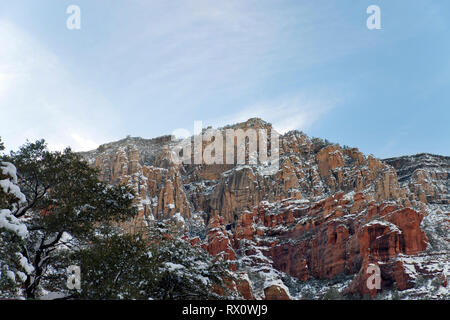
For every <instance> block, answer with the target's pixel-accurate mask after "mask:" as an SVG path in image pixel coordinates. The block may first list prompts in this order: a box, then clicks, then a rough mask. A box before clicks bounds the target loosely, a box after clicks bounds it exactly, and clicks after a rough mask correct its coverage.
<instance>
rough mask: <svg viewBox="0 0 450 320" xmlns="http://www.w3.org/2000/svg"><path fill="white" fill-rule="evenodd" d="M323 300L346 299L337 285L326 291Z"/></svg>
mask: <svg viewBox="0 0 450 320" xmlns="http://www.w3.org/2000/svg"><path fill="white" fill-rule="evenodd" d="M322 299H323V300H344V295H343V294H342V293H341V292H340V291H339V290H338V289H336V288H335V287H330V288H329V289H328V290H327V292H325V294H324V296H323V298H322Z"/></svg>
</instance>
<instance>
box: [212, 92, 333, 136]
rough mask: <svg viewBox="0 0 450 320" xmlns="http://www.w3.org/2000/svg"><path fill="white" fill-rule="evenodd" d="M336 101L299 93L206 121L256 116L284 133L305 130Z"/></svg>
mask: <svg viewBox="0 0 450 320" xmlns="http://www.w3.org/2000/svg"><path fill="white" fill-rule="evenodd" d="M337 103H338V100H337V99H336V98H329V99H324V98H320V99H318V98H311V97H307V96H306V95H300V94H299V95H296V96H294V97H286V98H282V99H276V100H270V101H264V102H261V103H257V104H254V105H251V106H248V107H245V108H243V109H242V110H241V111H239V112H238V113H235V114H231V115H228V116H226V117H223V118H221V119H218V120H214V119H212V120H209V121H207V123H208V124H213V125H215V126H221V125H226V124H231V123H238V122H243V121H246V120H248V119H249V118H254V117H258V118H261V119H262V120H264V121H268V122H270V123H272V125H273V127H274V128H275V130H277V131H278V132H279V133H286V132H288V131H290V130H307V129H309V128H311V127H312V126H313V125H314V124H315V123H316V122H317V121H318V120H319V119H320V118H321V117H322V116H324V115H326V114H327V113H328V112H330V111H331V110H332V109H333V108H335V107H336V105H337Z"/></svg>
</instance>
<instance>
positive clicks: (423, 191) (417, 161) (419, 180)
mask: <svg viewBox="0 0 450 320" xmlns="http://www.w3.org/2000/svg"><path fill="white" fill-rule="evenodd" d="M384 162H385V163H387V164H389V165H391V166H393V167H394V168H395V169H396V171H397V173H398V175H399V181H400V183H401V184H402V185H403V186H404V187H405V188H407V190H408V197H409V199H410V200H411V201H420V202H422V203H430V204H438V205H443V206H445V207H446V209H447V210H449V206H450V157H444V156H437V155H431V154H418V155H415V156H405V157H399V158H390V159H386V160H384Z"/></svg>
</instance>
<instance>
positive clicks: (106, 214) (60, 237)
mask: <svg viewBox="0 0 450 320" xmlns="http://www.w3.org/2000/svg"><path fill="white" fill-rule="evenodd" d="M2 161H8V162H11V163H14V164H15V166H16V168H17V173H18V184H19V186H20V189H21V191H22V192H23V193H24V194H25V195H26V199H27V202H26V203H25V204H23V205H21V206H16V208H15V210H14V211H13V215H14V216H15V217H16V218H26V219H25V221H26V225H27V228H28V231H29V237H28V238H27V239H26V243H25V244H22V245H20V247H21V253H22V255H23V256H24V257H25V258H26V259H27V261H28V262H29V263H31V264H32V265H33V267H34V269H35V270H34V272H33V274H28V275H27V277H26V280H25V283H24V290H25V295H26V297H27V298H35V297H36V295H37V294H39V291H40V290H41V289H42V288H43V287H44V286H49V287H55V286H56V283H55V282H54V281H53V280H52V279H54V278H57V277H61V275H62V274H63V272H64V270H65V268H66V267H67V266H68V265H70V264H67V265H62V263H63V262H66V263H70V261H67V251H68V250H72V251H73V250H77V248H80V247H83V246H84V245H86V244H87V243H90V242H92V241H94V240H95V238H96V237H97V236H98V235H101V234H105V233H106V234H108V233H111V232H113V230H114V228H113V223H114V222H120V221H125V220H128V219H130V218H132V217H133V216H134V215H135V214H136V209H135V208H132V207H131V206H132V201H133V193H132V191H131V190H130V189H128V188H127V187H124V186H114V187H111V186H107V185H106V184H104V183H103V182H101V181H99V180H98V176H97V171H96V170H94V169H92V168H91V167H90V166H89V165H88V164H87V163H86V162H85V161H83V160H82V159H81V157H80V156H79V155H78V154H76V153H74V152H72V151H71V150H70V149H66V150H64V151H63V152H50V151H48V150H47V147H46V144H45V142H44V141H43V140H40V141H36V142H35V143H30V142H27V143H26V144H25V145H24V146H23V147H21V148H20V149H19V151H17V152H11V154H10V155H9V156H3V157H2ZM10 242H11V243H18V242H19V239H18V238H17V237H16V238H15V239H10ZM1 259H2V260H4V259H6V258H4V257H2V258H1ZM56 266H57V267H58V268H56ZM58 283H59V282H58ZM61 286H63V287H64V285H61ZM60 289H61V290H63V288H62V287H61V288H60Z"/></svg>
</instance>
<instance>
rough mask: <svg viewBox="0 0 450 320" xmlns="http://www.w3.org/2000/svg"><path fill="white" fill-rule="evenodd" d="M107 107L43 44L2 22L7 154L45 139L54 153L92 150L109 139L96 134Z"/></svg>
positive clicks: (0, 74)
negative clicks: (26, 142)
mask: <svg viewBox="0 0 450 320" xmlns="http://www.w3.org/2000/svg"><path fill="white" fill-rule="evenodd" d="M107 106H108V102H107V101H106V100H105V99H103V98H102V97H101V96H100V95H98V94H96V93H95V92H92V91H90V90H88V89H87V88H84V87H83V85H82V84H81V83H79V81H77V80H76V79H73V78H72V76H71V74H70V72H69V71H68V70H67V69H66V68H65V66H64V64H63V63H62V61H61V59H59V58H58V57H57V56H56V55H55V54H53V53H52V52H51V51H49V50H48V49H47V48H46V47H45V46H44V45H42V44H41V43H39V42H38V41H36V40H35V39H34V38H33V37H31V36H30V35H28V34H27V33H25V32H24V31H22V30H21V29H20V28H18V27H17V26H16V25H14V24H13V23H11V22H7V21H1V20H0V114H1V118H2V121H3V123H2V127H1V128H0V137H2V140H3V141H4V142H5V146H6V147H7V149H16V148H17V147H18V146H20V145H22V144H23V143H25V141H26V140H27V139H28V140H31V141H33V140H36V139H41V138H44V139H46V141H47V142H48V145H49V148H50V149H54V150H61V149H63V148H65V147H67V146H71V147H72V148H73V149H74V150H76V151H82V150H86V149H90V148H93V147H95V146H96V145H97V144H96V143H95V142H94V141H95V140H100V141H101V140H107V137H106V136H105V133H102V134H99V133H98V132H99V131H100V132H101V130H98V131H94V130H95V129H97V128H99V129H101V128H102V125H103V123H102V121H96V120H97V119H101V114H102V113H103V112H104V110H105V108H106V107H107ZM5 119H6V121H5ZM109 121H110V122H111V120H109Z"/></svg>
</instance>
